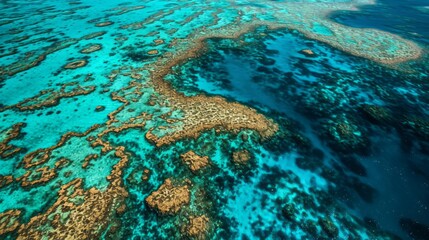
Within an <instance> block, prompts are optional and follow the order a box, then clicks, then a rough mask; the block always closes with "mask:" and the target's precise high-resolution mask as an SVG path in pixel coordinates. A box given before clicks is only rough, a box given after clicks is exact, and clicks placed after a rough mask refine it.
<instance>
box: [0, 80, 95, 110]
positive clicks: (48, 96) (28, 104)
mask: <svg viewBox="0 0 429 240" xmlns="http://www.w3.org/2000/svg"><path fill="white" fill-rule="evenodd" d="M94 90H95V86H85V87H82V86H80V85H79V84H78V83H77V82H70V83H66V84H63V85H62V86H61V88H60V90H58V91H55V90H53V89H46V90H42V91H40V92H39V94H37V95H36V96H34V97H31V98H27V99H25V100H23V101H21V102H19V103H17V104H15V105H11V106H8V107H5V108H3V109H0V111H3V110H5V109H8V108H17V109H19V110H20V111H32V110H36V109H40V108H43V107H51V106H56V105H58V103H59V101H60V100H61V99H62V98H71V97H75V96H81V95H88V94H90V93H92V92H93V91H94Z"/></svg>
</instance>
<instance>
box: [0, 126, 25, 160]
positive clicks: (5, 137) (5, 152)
mask: <svg viewBox="0 0 429 240" xmlns="http://www.w3.org/2000/svg"><path fill="white" fill-rule="evenodd" d="M24 126H25V123H17V124H14V125H13V126H12V127H11V128H10V129H6V130H3V131H1V132H0V137H1V138H2V141H1V142H0V157H2V158H9V157H12V156H13V155H15V154H17V153H18V152H19V151H21V148H19V147H16V146H14V145H9V142H10V141H12V140H13V139H15V138H17V137H18V136H19V134H20V133H21V129H22V128H23V127H24Z"/></svg>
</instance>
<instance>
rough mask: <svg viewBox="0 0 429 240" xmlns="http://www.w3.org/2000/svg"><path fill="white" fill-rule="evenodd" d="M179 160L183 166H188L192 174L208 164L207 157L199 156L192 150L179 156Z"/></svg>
mask: <svg viewBox="0 0 429 240" xmlns="http://www.w3.org/2000/svg"><path fill="white" fill-rule="evenodd" d="M180 158H181V159H182V161H183V163H184V164H186V165H188V167H189V169H191V171H192V172H197V171H198V170H200V169H202V168H205V167H207V166H208V165H209V164H210V160H209V157H207V156H199V155H198V154H196V153H195V152H194V151H192V150H191V151H189V152H186V153H184V154H182V155H180Z"/></svg>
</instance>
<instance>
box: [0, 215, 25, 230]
mask: <svg viewBox="0 0 429 240" xmlns="http://www.w3.org/2000/svg"><path fill="white" fill-rule="evenodd" d="M20 215H21V211H20V210H16V209H13V210H9V211H6V212H3V213H0V236H1V235H3V234H5V233H8V232H12V231H15V229H16V228H17V227H19V221H18V219H19V216H20Z"/></svg>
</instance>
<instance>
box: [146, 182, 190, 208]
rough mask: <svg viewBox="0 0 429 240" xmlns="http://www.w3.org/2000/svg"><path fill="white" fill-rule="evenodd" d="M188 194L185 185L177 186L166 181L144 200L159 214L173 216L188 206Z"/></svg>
mask: <svg viewBox="0 0 429 240" xmlns="http://www.w3.org/2000/svg"><path fill="white" fill-rule="evenodd" d="M189 201H190V193H189V189H188V186H187V185H177V186H175V184H173V183H172V181H171V179H166V180H165V181H164V183H163V184H162V185H161V186H160V187H159V188H158V190H156V191H154V192H152V193H151V194H150V195H149V197H147V198H146V203H147V204H148V205H149V206H150V207H151V208H153V209H155V210H156V211H157V212H159V213H161V214H175V213H177V212H178V211H179V210H180V208H181V207H182V206H183V205H185V204H189Z"/></svg>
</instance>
